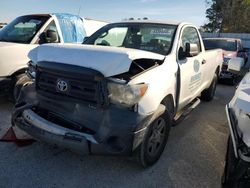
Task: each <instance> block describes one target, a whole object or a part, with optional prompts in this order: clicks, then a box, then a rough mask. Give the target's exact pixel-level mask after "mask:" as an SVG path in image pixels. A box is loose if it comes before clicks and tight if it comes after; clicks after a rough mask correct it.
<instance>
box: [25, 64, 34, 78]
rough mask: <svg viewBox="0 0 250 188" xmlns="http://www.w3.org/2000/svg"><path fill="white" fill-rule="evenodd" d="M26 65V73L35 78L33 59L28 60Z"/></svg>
mask: <svg viewBox="0 0 250 188" xmlns="http://www.w3.org/2000/svg"><path fill="white" fill-rule="evenodd" d="M27 65H28V69H27V71H26V73H27V75H28V76H29V77H30V78H31V79H35V78H36V64H35V63H34V62H33V61H29V62H28V64H27Z"/></svg>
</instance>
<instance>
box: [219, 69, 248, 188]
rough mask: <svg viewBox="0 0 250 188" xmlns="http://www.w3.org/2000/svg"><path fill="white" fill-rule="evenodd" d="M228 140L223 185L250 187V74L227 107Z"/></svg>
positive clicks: (226, 187)
mask: <svg viewBox="0 0 250 188" xmlns="http://www.w3.org/2000/svg"><path fill="white" fill-rule="evenodd" d="M226 113H227V118H228V125H229V130H230V136H229V139H228V146H227V154H226V161H225V168H224V174H223V177H222V184H223V187H224V188H247V187H250V73H247V74H246V75H245V77H244V78H243V79H242V81H241V83H240V84H239V86H238V88H237V90H236V92H235V95H234V97H233V99H232V100H231V101H230V103H229V104H228V105H227V106H226Z"/></svg>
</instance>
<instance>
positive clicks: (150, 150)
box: [136, 111, 171, 167]
mask: <svg viewBox="0 0 250 188" xmlns="http://www.w3.org/2000/svg"><path fill="white" fill-rule="evenodd" d="M170 127H171V119H170V114H169V113H168V112H167V111H166V112H165V113H164V114H162V115H161V116H159V117H158V118H156V119H155V120H154V121H153V122H152V123H151V124H150V125H149V126H148V128H147V131H146V133H145V136H144V139H143V141H142V144H141V145H140V146H139V148H138V149H137V151H136V157H137V160H138V162H139V163H140V164H141V165H142V166H143V167H149V166H152V165H153V164H155V163H156V162H157V161H158V160H159V158H160V156H161V155H162V153H163V151H164V148H165V146H166V143H167V140H168V135H169V131H170Z"/></svg>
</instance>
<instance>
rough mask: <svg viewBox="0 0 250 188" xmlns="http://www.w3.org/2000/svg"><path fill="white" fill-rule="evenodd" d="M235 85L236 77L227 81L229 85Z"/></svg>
mask: <svg viewBox="0 0 250 188" xmlns="http://www.w3.org/2000/svg"><path fill="white" fill-rule="evenodd" d="M236 83H237V77H236V76H233V77H232V78H231V79H230V80H229V85H231V86H234V85H236Z"/></svg>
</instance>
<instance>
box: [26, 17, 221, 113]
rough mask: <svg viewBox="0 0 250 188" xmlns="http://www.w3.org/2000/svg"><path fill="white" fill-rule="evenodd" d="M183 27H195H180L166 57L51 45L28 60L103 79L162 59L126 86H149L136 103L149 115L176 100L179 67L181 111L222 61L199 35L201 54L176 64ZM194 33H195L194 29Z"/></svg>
mask: <svg viewBox="0 0 250 188" xmlns="http://www.w3.org/2000/svg"><path fill="white" fill-rule="evenodd" d="M137 22H139V21H137ZM143 22H147V23H148V22H149V21H140V23H143ZM151 22H152V21H151ZM186 26H192V27H194V26H193V25H191V24H188V23H181V24H179V26H178V28H177V31H176V36H175V39H174V42H173V47H172V51H171V53H170V54H169V55H167V56H163V55H160V54H156V53H151V52H147V51H142V50H135V49H128V48H118V47H107V46H90V45H72V44H70V45H69V44H68V45H60V44H50V45H43V46H40V47H38V48H36V49H35V50H33V51H32V53H30V58H31V59H32V60H33V61H34V62H39V61H53V62H57V63H58V64H59V63H64V64H70V65H78V66H82V67H87V68H92V69H95V70H98V71H100V72H101V73H102V74H103V75H104V76H106V77H110V76H113V75H117V74H121V73H124V72H127V71H128V70H129V68H130V65H131V62H132V61H133V60H135V59H142V58H145V59H157V60H164V63H163V64H162V65H159V66H158V67H155V68H153V69H150V70H148V71H146V72H144V73H142V74H140V75H137V76H136V77H135V78H134V79H133V80H131V81H130V82H129V83H128V84H129V85H132V84H139V83H146V84H148V89H147V91H146V93H145V95H144V96H143V97H142V98H141V100H140V101H139V103H138V112H139V114H141V115H148V114H151V113H154V112H155V111H156V110H157V108H158V107H159V105H160V103H161V101H162V100H163V99H164V98H165V97H166V96H167V95H172V96H173V100H174V101H175V99H176V88H177V71H178V68H180V69H181V78H182V79H181V83H180V85H181V94H180V100H179V101H180V103H179V105H180V106H179V108H178V110H181V109H182V108H183V107H184V106H186V105H187V104H188V103H189V102H191V101H192V100H193V99H195V98H197V97H198V96H200V93H201V92H202V91H203V90H204V89H206V88H208V87H209V86H210V84H211V83H212V80H213V77H214V74H215V72H216V69H217V67H218V66H220V67H221V64H222V62H223V59H222V51H221V50H210V51H205V49H204V46H203V43H202V40H201V36H200V35H199V37H200V40H201V48H202V52H201V53H200V54H199V55H198V56H196V57H192V58H187V61H186V62H182V61H178V49H179V45H180V43H179V42H180V35H181V33H182V30H183V28H185V27H186ZM194 28H196V27H194ZM196 30H197V32H198V29H197V28H196ZM194 60H197V61H198V63H199V67H200V68H199V70H198V72H195V70H194ZM203 60H205V62H206V64H204V65H203V64H202V61H203ZM196 74H199V75H200V77H199V79H200V82H199V84H197V87H195V88H194V89H193V90H192V91H190V82H191V80H192V79H191V78H192V77H194V76H196ZM175 105H176V104H175Z"/></svg>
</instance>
